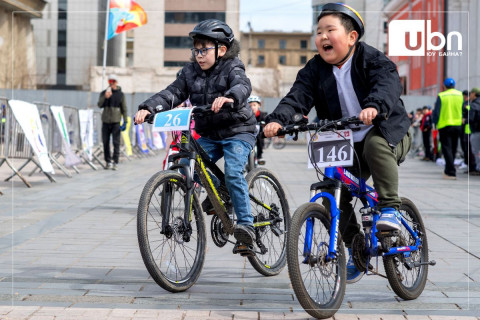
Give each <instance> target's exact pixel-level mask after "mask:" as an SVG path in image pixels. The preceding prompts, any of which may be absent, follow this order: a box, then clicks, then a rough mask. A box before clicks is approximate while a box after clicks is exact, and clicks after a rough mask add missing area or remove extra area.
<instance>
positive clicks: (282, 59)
mask: <svg viewBox="0 0 480 320" xmlns="http://www.w3.org/2000/svg"><path fill="white" fill-rule="evenodd" d="M278 63H279V64H282V65H285V64H287V57H286V56H279V57H278Z"/></svg>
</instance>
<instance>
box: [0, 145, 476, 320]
mask: <svg viewBox="0 0 480 320" xmlns="http://www.w3.org/2000/svg"><path fill="white" fill-rule="evenodd" d="M265 158H266V160H267V167H268V168H270V169H271V170H272V171H274V172H275V173H276V174H277V176H278V177H279V179H280V181H281V182H282V183H283V185H284V187H285V189H286V192H287V196H288V200H289V204H290V208H291V213H292V214H293V212H294V211H295V209H296V208H297V207H298V206H299V205H301V204H302V203H304V202H306V201H307V200H308V195H309V191H308V190H309V185H310V184H311V183H312V182H314V179H315V175H314V172H313V171H311V170H308V169H306V159H307V154H306V149H305V146H287V147H286V148H285V149H283V150H273V149H267V150H266V152H265ZM162 160H163V156H162V155H159V156H157V157H152V158H144V159H135V160H133V161H127V160H124V161H123V162H122V163H121V165H120V170H119V171H117V172H115V171H106V170H101V171H100V170H99V171H93V170H91V169H89V168H88V167H82V168H81V173H80V174H75V176H74V177H73V178H67V177H65V176H63V175H62V174H61V173H58V174H57V175H56V179H57V183H50V182H49V181H48V180H47V179H46V178H45V177H42V176H41V175H40V174H38V173H36V174H34V175H33V176H32V177H31V179H32V185H33V188H31V189H28V188H26V187H25V186H24V185H23V183H22V182H21V181H20V180H19V179H18V178H15V179H13V180H14V181H13V182H8V183H7V182H3V181H2V182H0V190H1V191H2V192H3V193H4V195H3V196H0V208H2V209H1V212H0V226H1V228H0V319H2V320H3V319H30V320H34V319H162V320H163V319H165V320H166V319H182V320H183V319H187V320H190V319H309V316H308V314H307V313H306V312H305V311H304V310H303V309H302V308H301V306H300V305H299V304H298V302H297V300H296V297H295V294H294V292H293V290H292V288H291V285H290V281H289V279H288V272H287V270H286V269H285V270H284V271H283V272H282V273H281V274H280V275H278V276H276V277H263V276H261V275H260V274H258V273H257V272H256V271H255V270H254V269H253V268H252V267H251V266H250V264H249V263H248V260H246V259H245V258H242V257H240V256H237V255H233V254H231V249H232V248H231V245H230V246H229V245H227V246H226V247H224V248H217V247H216V246H215V245H214V244H213V242H211V240H210V236H209V235H208V236H207V237H208V238H209V243H208V247H207V256H206V259H205V265H204V268H203V271H202V274H201V276H200V278H199V280H198V282H197V284H196V285H195V286H193V287H192V288H191V289H190V290H188V291H186V292H183V293H177V294H172V293H169V292H167V291H165V290H163V289H162V288H160V287H159V286H158V285H156V283H155V282H154V281H153V280H152V279H151V278H150V277H149V274H148V272H147V270H146V268H145V266H144V264H143V261H142V259H141V256H140V252H139V249H138V244H137V238H136V208H137V203H138V199H139V196H140V193H141V191H142V188H143V185H144V184H145V182H146V181H147V180H148V178H149V177H150V176H151V175H152V174H153V173H155V172H156V171H157V170H158V168H160V167H161V161H162ZM20 164H21V162H20V161H19V162H18V163H16V165H17V166H19V165H20ZM5 167H6V166H4V167H2V168H0V177H2V180H3V178H4V177H6V176H7V174H8V173H7V170H6V168H5ZM24 172H27V173H28V172H29V170H28V169H25V170H24ZM441 173H442V169H441V168H440V167H438V166H436V165H435V164H433V163H425V162H421V161H419V160H418V159H408V160H407V161H406V162H405V163H404V164H402V167H401V169H400V176H401V180H400V184H401V185H400V190H401V192H400V193H401V195H402V196H405V197H408V198H410V199H411V200H413V201H414V202H415V203H416V205H417V207H418V208H419V210H420V212H421V213H422V215H423V218H424V222H425V224H426V226H427V229H428V233H427V235H428V241H429V249H430V258H431V259H434V260H436V262H437V265H436V266H435V267H430V268H429V276H428V281H427V285H426V287H425V290H424V292H423V294H422V295H421V296H420V297H419V298H418V299H416V300H413V301H403V300H401V299H399V298H398V297H396V295H395V294H394V292H393V291H392V290H391V288H390V286H389V284H388V282H387V280H386V279H384V278H381V277H378V276H370V277H364V279H362V280H361V281H360V282H358V283H356V284H353V285H348V286H347V291H346V295H345V298H344V303H343V305H342V308H341V309H340V310H339V312H338V313H337V314H336V315H335V319H337V320H339V319H362V320H366V319H393V320H395V319H420V320H421V319H432V320H433V319H480V286H479V283H480V236H479V233H480V177H468V175H466V174H463V173H461V172H460V173H458V180H456V181H445V180H442V179H441V175H442V174H441ZM209 220H210V218H207V221H206V223H207V225H209ZM207 229H208V230H209V227H208V228H207ZM380 264H381V263H380ZM380 269H381V270H383V268H382V267H381V268H380Z"/></svg>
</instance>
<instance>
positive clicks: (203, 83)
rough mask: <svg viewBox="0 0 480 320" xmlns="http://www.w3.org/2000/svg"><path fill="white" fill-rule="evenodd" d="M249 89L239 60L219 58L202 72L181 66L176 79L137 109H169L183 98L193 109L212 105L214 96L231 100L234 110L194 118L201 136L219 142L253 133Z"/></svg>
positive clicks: (227, 109) (196, 67) (194, 66)
mask: <svg viewBox="0 0 480 320" xmlns="http://www.w3.org/2000/svg"><path fill="white" fill-rule="evenodd" d="M251 91H252V87H251V85H250V80H249V79H248V78H247V76H246V75H245V66H244V65H243V63H242V62H241V61H240V59H238V58H233V59H226V60H224V59H219V61H218V64H217V65H215V66H214V67H213V68H212V69H210V70H207V71H203V70H202V69H201V68H200V66H199V65H198V63H196V62H191V63H188V64H187V65H185V67H183V69H182V71H181V72H180V74H179V76H178V77H177V79H176V80H175V81H174V82H173V83H172V84H170V85H169V86H168V87H167V88H166V89H165V90H162V91H160V92H158V93H156V94H155V95H153V96H152V97H150V98H149V99H147V100H146V101H145V102H143V103H141V104H140V106H139V107H138V109H139V110H141V109H146V110H148V111H150V112H151V113H154V112H160V111H165V110H169V109H171V108H172V106H173V107H175V106H177V105H179V104H181V103H182V102H183V101H185V100H186V99H188V98H189V99H190V102H191V103H192V105H194V106H201V105H206V104H211V103H213V101H214V100H215V98H217V97H222V96H223V97H228V98H232V99H233V100H234V101H235V103H234V109H229V108H226V107H222V109H220V112H218V113H217V114H213V115H212V116H208V117H202V118H200V117H199V116H196V117H195V130H196V131H197V133H198V134H200V135H201V136H205V137H208V138H211V139H216V140H221V139H224V138H228V137H231V136H234V135H235V134H237V133H243V132H250V133H254V132H255V125H256V123H257V121H256V120H255V115H254V114H253V111H252V109H251V108H250V106H248V105H247V103H246V101H247V98H248V97H249V96H250V93H251Z"/></svg>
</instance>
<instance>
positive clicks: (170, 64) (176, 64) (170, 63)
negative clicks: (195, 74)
mask: <svg viewBox="0 0 480 320" xmlns="http://www.w3.org/2000/svg"><path fill="white" fill-rule="evenodd" d="M187 63H188V61H165V62H163V66H164V67H183V66H184V65H186V64H187Z"/></svg>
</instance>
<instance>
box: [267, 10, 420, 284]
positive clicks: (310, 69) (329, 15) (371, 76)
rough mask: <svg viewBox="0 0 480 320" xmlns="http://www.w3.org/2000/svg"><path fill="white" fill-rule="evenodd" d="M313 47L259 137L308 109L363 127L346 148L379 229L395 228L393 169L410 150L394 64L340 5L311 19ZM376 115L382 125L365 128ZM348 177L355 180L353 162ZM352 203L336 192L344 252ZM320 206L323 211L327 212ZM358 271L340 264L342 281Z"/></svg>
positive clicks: (352, 222)
mask: <svg viewBox="0 0 480 320" xmlns="http://www.w3.org/2000/svg"><path fill="white" fill-rule="evenodd" d="M317 21H318V25H317V35H316V38H315V45H316V47H317V50H318V53H319V54H318V55H316V56H315V57H313V58H312V59H311V60H310V61H309V62H308V63H307V65H306V66H305V67H304V68H303V69H301V70H300V71H299V72H298V75H297V79H296V81H295V83H294V84H293V87H292V88H291V90H290V92H289V93H288V94H287V95H286V96H285V97H284V98H283V99H282V100H281V101H280V103H279V105H278V106H277V108H276V109H275V110H274V112H273V113H271V114H270V115H269V116H268V117H267V123H268V124H267V126H266V127H265V128H264V132H265V136H267V137H271V136H274V135H275V134H276V132H277V131H278V129H280V128H281V127H282V126H284V125H288V124H290V123H292V122H293V121H292V120H293V115H294V114H295V113H302V114H304V115H307V114H308V113H309V111H310V110H311V109H312V108H313V107H315V110H316V112H317V116H318V118H319V119H330V120H334V119H339V118H342V117H348V116H358V117H359V118H360V120H363V122H364V125H363V126H361V129H360V130H359V131H355V132H354V133H353V140H354V148H355V150H356V152H357V154H358V156H359V158H360V164H361V169H362V171H361V174H362V177H363V178H368V177H370V175H371V176H372V178H373V183H374V186H375V189H376V191H377V193H378V200H379V203H378V208H379V209H380V211H381V217H380V219H379V221H378V222H377V229H379V230H384V231H387V230H398V229H400V223H399V220H398V218H397V217H398V216H399V212H398V209H399V207H400V204H401V200H400V197H399V196H398V168H397V166H398V164H400V162H402V161H403V159H404V158H405V155H406V153H407V152H408V150H409V148H410V144H411V141H410V140H411V139H410V137H409V135H408V128H409V127H410V120H409V119H408V116H407V113H406V111H405V107H404V105H403V102H402V100H400V94H401V93H402V86H401V83H400V78H399V76H398V72H397V66H396V65H395V64H394V63H393V62H392V61H390V60H389V59H388V58H387V57H386V56H385V55H384V54H383V53H382V52H380V51H379V50H377V49H375V48H373V47H370V46H368V45H367V44H365V43H363V42H359V39H360V38H361V37H362V35H363V34H364V32H365V29H364V23H363V20H362V18H361V16H360V14H358V12H356V11H355V10H354V9H352V8H351V7H349V6H347V5H345V4H341V3H328V4H325V5H324V6H323V7H322V12H321V13H320V15H319V16H318V20H317ZM379 113H386V114H387V117H388V118H387V119H386V120H381V121H379V122H375V123H372V120H373V119H374V118H375V117H376V115H377V114H379ZM351 171H352V172H353V173H354V174H356V175H359V172H358V164H356V163H355V164H354V166H353V167H352V168H351ZM351 200H352V197H351V195H350V194H349V193H348V192H342V198H341V201H340V209H341V210H342V212H341V215H340V231H341V232H342V237H343V240H344V241H345V245H346V247H347V248H348V249H349V252H350V253H351V249H350V247H351V243H352V240H353V238H354V236H355V235H356V234H358V233H360V227H359V225H358V223H357V220H356V217H355V214H354V212H353V207H352V205H351V203H350V201H351ZM327 208H328V206H327ZM362 275H363V273H360V272H359V271H358V270H357V269H356V268H355V265H354V264H353V263H352V259H351V254H350V259H349V261H348V263H347V283H352V282H355V281H358V280H359V279H360V278H361V276H362Z"/></svg>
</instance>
